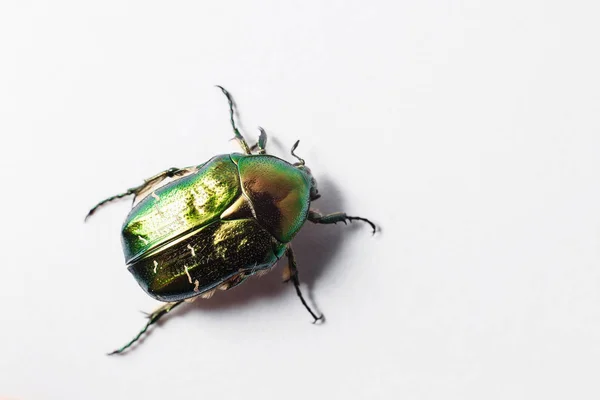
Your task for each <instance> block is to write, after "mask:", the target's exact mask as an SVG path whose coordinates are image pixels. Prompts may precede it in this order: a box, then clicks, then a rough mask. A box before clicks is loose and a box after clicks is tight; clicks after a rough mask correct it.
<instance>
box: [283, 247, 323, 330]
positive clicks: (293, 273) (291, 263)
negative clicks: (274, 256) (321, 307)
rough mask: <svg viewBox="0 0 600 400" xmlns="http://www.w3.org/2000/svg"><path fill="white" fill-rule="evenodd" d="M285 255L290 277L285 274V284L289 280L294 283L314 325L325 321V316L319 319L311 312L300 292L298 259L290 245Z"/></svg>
mask: <svg viewBox="0 0 600 400" xmlns="http://www.w3.org/2000/svg"><path fill="white" fill-rule="evenodd" d="M285 254H286V256H287V258H288V270H286V272H287V273H289V277H286V273H285V272H284V282H287V281H288V280H291V281H292V283H293V284H294V287H295V288H296V294H297V295H298V297H299V298H300V301H301V302H302V305H303V306H304V307H305V308H306V309H307V310H308V312H309V313H310V315H312V317H313V318H314V319H315V320H314V321H313V324H314V323H316V322H317V321H318V320H322V319H323V314H321V315H320V316H318V317H317V315H316V314H315V313H314V311H313V310H311V308H310V307H309V306H308V304H307V303H306V300H304V296H302V292H301V291H300V279H298V266H297V265H296V258H295V257H294V251H293V250H292V246H291V245H288V247H287V249H286V251H285ZM286 278H287V279H286Z"/></svg>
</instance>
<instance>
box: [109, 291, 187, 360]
mask: <svg viewBox="0 0 600 400" xmlns="http://www.w3.org/2000/svg"><path fill="white" fill-rule="evenodd" d="M183 302H184V301H183V300H181V301H177V302H174V303H167V304H165V305H162V306H160V307H159V308H157V309H156V310H154V311H153V312H152V314H150V315H148V323H147V324H146V325H145V326H144V327H143V328H142V330H141V331H140V332H139V333H138V334H137V335H136V336H135V337H134V338H133V339H132V340H131V341H130V342H129V343H127V344H126V345H125V346H123V347H121V348H120V349H117V350H115V351H113V352H110V353H108V355H109V356H112V355H113V354H120V353H122V352H123V351H125V350H126V349H128V348H129V347H130V346H131V345H132V344H134V343H135V342H137V341H138V340H139V338H140V337H141V336H142V335H143V334H144V333H146V331H147V330H148V328H149V327H150V325H153V324H155V323H157V322H158V320H159V319H161V318H162V317H163V316H164V315H165V314H166V313H168V312H169V311H171V310H172V309H174V308H175V307H177V306H178V305H180V304H181V303H183Z"/></svg>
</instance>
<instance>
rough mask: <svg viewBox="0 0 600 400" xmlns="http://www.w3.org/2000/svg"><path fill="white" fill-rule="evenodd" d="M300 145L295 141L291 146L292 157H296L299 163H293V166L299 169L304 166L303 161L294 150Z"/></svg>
mask: <svg viewBox="0 0 600 400" xmlns="http://www.w3.org/2000/svg"><path fill="white" fill-rule="evenodd" d="M299 143H300V141H299V140H296V143H294V145H293V146H292V155H293V156H294V157H296V158H297V159H298V161H299V162H297V163H295V164H294V165H295V166H299V167H303V166H304V159H302V158H300V157H298V156H297V155H296V154H295V153H294V150H296V147H298V144H299Z"/></svg>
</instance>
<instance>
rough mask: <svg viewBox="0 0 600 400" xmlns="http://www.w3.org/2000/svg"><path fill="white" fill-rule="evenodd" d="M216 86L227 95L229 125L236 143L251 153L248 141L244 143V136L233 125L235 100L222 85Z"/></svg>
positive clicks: (247, 152)
mask: <svg viewBox="0 0 600 400" xmlns="http://www.w3.org/2000/svg"><path fill="white" fill-rule="evenodd" d="M217 87H218V88H219V89H221V91H222V92H223V94H224V95H225V97H227V102H228V103H229V119H230V120H231V127H232V128H233V133H234V135H235V138H236V139H237V141H238V143H239V144H240V146H241V147H242V150H243V151H244V153H246V154H252V152H251V151H250V147H249V146H248V143H246V139H244V137H243V136H242V134H241V133H240V131H239V130H238V128H237V127H236V126H235V121H234V119H233V116H234V114H235V111H234V106H235V102H234V101H233V98H232V97H231V94H229V92H228V91H227V90H225V88H224V87H222V86H219V85H217Z"/></svg>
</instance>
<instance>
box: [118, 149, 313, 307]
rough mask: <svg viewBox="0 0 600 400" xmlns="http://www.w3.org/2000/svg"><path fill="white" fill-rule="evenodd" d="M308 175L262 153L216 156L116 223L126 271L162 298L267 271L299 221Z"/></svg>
mask: <svg viewBox="0 0 600 400" xmlns="http://www.w3.org/2000/svg"><path fill="white" fill-rule="evenodd" d="M309 206H310V177H309V176H308V175H307V174H306V173H305V172H304V171H302V170H300V169H298V168H296V167H294V166H293V165H291V164H289V163H287V162H285V161H283V160H281V159H279V158H277V157H272V156H266V155H247V156H246V155H240V154H231V155H222V156H216V157H214V158H213V159H211V160H210V161H209V162H207V163H206V164H204V165H202V166H200V167H198V168H197V171H195V172H193V173H192V174H190V175H187V176H184V177H182V178H180V179H177V180H175V181H173V182H170V183H168V184H166V185H164V186H162V187H160V188H158V189H156V190H154V191H153V192H151V194H150V195H148V196H147V197H145V198H143V199H142V200H141V201H140V202H139V204H137V205H136V206H135V207H134V208H133V209H132V210H131V212H130V214H129V216H128V217H127V219H126V221H125V223H124V225H123V234H122V242H123V249H124V252H125V259H126V262H127V264H128V269H129V271H130V272H131V273H132V274H133V275H134V276H135V278H136V280H137V281H138V283H139V284H140V286H142V288H143V289H144V290H145V291H146V292H147V293H148V294H149V295H151V296H152V297H154V298H156V299H158V300H162V301H177V300H181V299H186V298H190V297H194V296H197V295H200V294H202V293H205V292H208V291H211V290H213V289H215V288H220V289H228V288H230V287H233V286H235V285H237V284H239V283H241V282H242V281H243V280H244V279H245V278H246V277H247V276H250V275H252V274H254V273H255V272H257V271H259V270H261V269H266V268H270V267H271V266H272V265H274V264H275V262H276V261H277V260H278V259H279V258H280V257H281V256H282V255H283V253H284V251H285V246H286V244H287V243H288V242H289V241H290V240H291V239H292V237H293V236H294V235H295V234H296V233H297V232H298V230H299V229H300V228H301V227H302V225H303V224H304V222H305V221H306V218H307V215H308V209H309Z"/></svg>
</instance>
